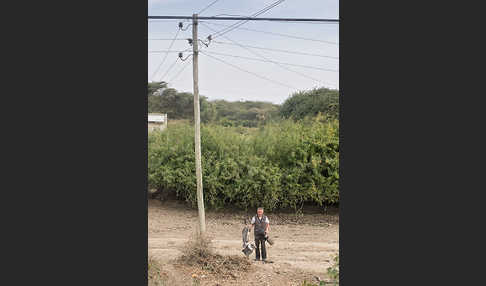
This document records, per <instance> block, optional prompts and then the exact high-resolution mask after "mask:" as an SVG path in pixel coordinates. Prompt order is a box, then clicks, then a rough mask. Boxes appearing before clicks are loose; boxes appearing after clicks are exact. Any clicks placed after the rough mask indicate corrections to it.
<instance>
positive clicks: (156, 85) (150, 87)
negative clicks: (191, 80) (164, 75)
mask: <svg viewBox="0 0 486 286" xmlns="http://www.w3.org/2000/svg"><path fill="white" fill-rule="evenodd" d="M164 88H167V83H166V82H163V81H161V82H156V81H154V82H149V83H148V84H147V96H151V95H154V92H156V91H159V90H160V89H164Z"/></svg>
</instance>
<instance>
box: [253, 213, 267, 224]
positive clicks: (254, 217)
mask: <svg viewBox="0 0 486 286" xmlns="http://www.w3.org/2000/svg"><path fill="white" fill-rule="evenodd" d="M256 217H257V215H254V216H253V218H252V219H251V224H254V223H255V220H256ZM265 218H266V220H265V222H266V223H270V220H269V219H268V217H267V216H265Z"/></svg>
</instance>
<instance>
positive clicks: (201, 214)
mask: <svg viewBox="0 0 486 286" xmlns="http://www.w3.org/2000/svg"><path fill="white" fill-rule="evenodd" d="M197 24H198V23H197V14H192V78H193V81H194V125H195V126H194V127H195V128H194V129H195V136H194V143H195V144H194V145H195V149H196V150H195V152H196V182H197V208H198V211H199V229H200V231H201V234H204V233H205V232H206V218H205V214H204V196H203V185H202V167H201V118H200V115H199V85H198V66H197V63H198V56H199V51H198V45H197V44H198V39H197Z"/></svg>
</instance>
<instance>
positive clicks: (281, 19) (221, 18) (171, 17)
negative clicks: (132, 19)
mask: <svg viewBox="0 0 486 286" xmlns="http://www.w3.org/2000/svg"><path fill="white" fill-rule="evenodd" d="M272 8H273V7H272ZM264 12H266V11H264ZM197 18H198V19H199V20H229V21H235V20H245V21H246V20H248V21H273V22H299V23H304V22H306V23H308V22H327V23H336V24H337V23H339V19H324V18H270V17H260V18H255V17H253V16H248V17H215V16H210V17H207V16H201V17H197ZM147 19H149V20H161V19H169V20H170V19H172V20H173V19H185V20H191V19H192V16H147Z"/></svg>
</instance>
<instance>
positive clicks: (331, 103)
mask: <svg viewBox="0 0 486 286" xmlns="http://www.w3.org/2000/svg"><path fill="white" fill-rule="evenodd" d="M318 113H322V114H324V115H325V116H326V117H328V118H334V119H335V118H338V117H339V91H338V90H333V89H327V88H318V89H313V90H310V91H300V92H297V93H294V94H293V95H292V96H291V97H289V98H288V99H287V100H286V101H285V102H284V103H283V104H282V106H281V108H280V115H281V116H282V117H284V118H294V119H303V118H305V117H307V116H316V115H317V114H318Z"/></svg>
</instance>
